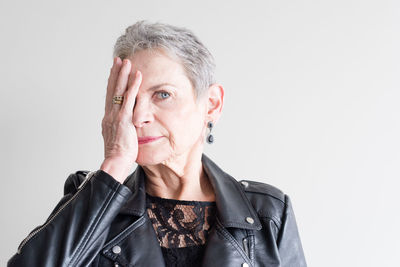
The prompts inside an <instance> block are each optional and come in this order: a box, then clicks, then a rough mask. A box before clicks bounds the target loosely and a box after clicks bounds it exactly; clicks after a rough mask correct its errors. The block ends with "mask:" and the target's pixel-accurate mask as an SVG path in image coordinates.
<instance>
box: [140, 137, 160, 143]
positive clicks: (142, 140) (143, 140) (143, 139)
mask: <svg viewBox="0 0 400 267" xmlns="http://www.w3.org/2000/svg"><path fill="white" fill-rule="evenodd" d="M161 137H162V136H144V137H139V138H138V143H139V144H146V143H150V142H154V141H156V140H158V139H160V138H161Z"/></svg>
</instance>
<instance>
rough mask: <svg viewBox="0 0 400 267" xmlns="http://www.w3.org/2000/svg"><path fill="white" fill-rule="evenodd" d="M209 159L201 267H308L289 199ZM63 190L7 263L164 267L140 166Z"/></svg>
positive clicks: (81, 176)
mask: <svg viewBox="0 0 400 267" xmlns="http://www.w3.org/2000/svg"><path fill="white" fill-rule="evenodd" d="M202 162H203V169H204V171H205V172H206V174H207V175H208V177H209V179H210V181H211V183H212V186H213V188H214V191H215V194H216V204H217V218H216V220H215V223H214V225H213V226H212V229H211V230H210V232H209V236H208V240H207V244H206V248H205V253H204V257H203V262H202V266H207V267H214V266H215V267H225V266H229V267H230V266H232V267H235V266H237V267H240V266H243V267H245V266H254V267H261V266H295V267H300V266H306V262H305V259H304V255H303V250H302V246H301V242H300V238H299V234H298V231H297V226H296V222H295V217H294V214H293V210H292V207H291V204H290V201H289V197H288V196H287V195H285V194H283V193H282V192H281V191H280V190H278V189H276V188H274V187H272V186H270V185H267V184H264V183H259V182H253V181H241V182H237V181H236V180H235V179H234V178H232V177H231V176H230V175H229V174H227V173H225V172H223V171H222V170H221V169H220V168H219V167H218V166H217V165H216V164H215V163H214V162H212V161H211V160H210V159H209V158H208V157H206V156H205V155H204V154H203V156H202ZM64 193H65V195H64V197H63V198H62V199H61V201H60V202H59V203H58V205H57V206H56V207H55V209H54V210H53V212H52V214H51V215H50V217H49V218H48V219H47V221H46V222H45V223H44V224H43V225H42V226H39V227H37V228H36V229H34V230H33V231H32V232H31V234H29V236H28V237H27V238H26V239H24V240H23V241H22V243H21V245H20V246H19V248H18V252H17V253H16V254H15V255H14V256H13V257H12V258H11V259H10V260H9V262H8V266H10V267H11V266H19V267H22V266H30V267H36V266H49V267H50V266H71V267H72V266H73V267H76V266H101V267H103V266H143V267H150V266H157V267H158V266H160V267H161V266H165V264H164V261H163V256H162V252H161V249H160V246H159V243H158V241H157V237H156V235H155V232H154V229H153V226H152V223H151V222H150V220H149V217H148V216H147V212H146V206H145V200H146V198H145V174H144V171H143V169H142V168H141V167H140V166H138V167H137V169H136V170H135V172H133V173H132V174H131V175H130V176H129V177H128V178H127V179H126V181H125V182H124V184H120V183H119V182H118V181H116V180H115V179H114V178H112V177H111V176H110V175H108V174H107V173H106V172H103V171H101V170H98V171H96V172H90V173H88V172H86V171H77V172H76V173H74V174H71V175H70V176H69V177H68V179H67V181H66V182H65V188H64Z"/></svg>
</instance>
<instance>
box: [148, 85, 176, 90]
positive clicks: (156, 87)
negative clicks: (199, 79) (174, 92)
mask: <svg viewBox="0 0 400 267" xmlns="http://www.w3.org/2000/svg"><path fill="white" fill-rule="evenodd" d="M166 85H168V86H172V87H175V86H174V85H173V84H170V83H160V84H156V85H153V86H152V87H150V88H149V89H148V90H149V91H155V90H157V89H158V88H160V87H163V86H166Z"/></svg>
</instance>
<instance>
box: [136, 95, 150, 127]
mask: <svg viewBox="0 0 400 267" xmlns="http://www.w3.org/2000/svg"><path fill="white" fill-rule="evenodd" d="M153 119H154V117H153V113H152V111H151V107H150V105H149V103H148V101H146V99H144V98H139V96H137V97H136V102H135V106H134V108H133V116H132V122H133V124H134V125H135V127H136V128H141V127H143V126H145V125H146V124H149V123H151V122H152V121H153Z"/></svg>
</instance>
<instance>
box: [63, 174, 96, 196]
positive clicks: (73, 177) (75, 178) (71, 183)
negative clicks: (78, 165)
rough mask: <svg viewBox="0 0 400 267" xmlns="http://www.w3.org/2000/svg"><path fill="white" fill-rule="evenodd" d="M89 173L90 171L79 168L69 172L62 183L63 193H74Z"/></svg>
mask: <svg viewBox="0 0 400 267" xmlns="http://www.w3.org/2000/svg"><path fill="white" fill-rule="evenodd" d="M89 173H91V172H90V171H86V170H79V171H76V172H74V173H71V174H70V175H69V176H68V178H67V179H66V180H65V183H64V195H67V194H74V193H75V192H76V191H78V189H79V186H80V185H81V184H82V183H83V182H84V181H85V179H86V177H87V175H88V174H89Z"/></svg>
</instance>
